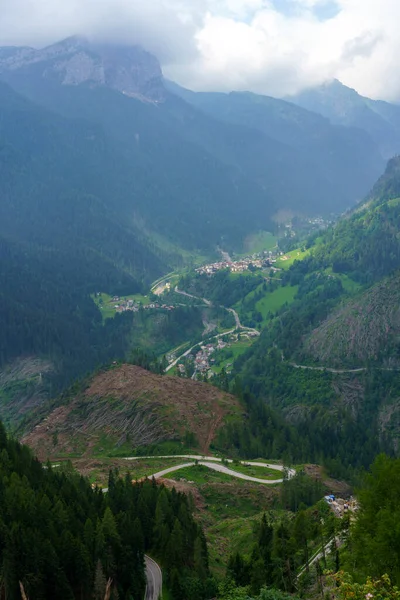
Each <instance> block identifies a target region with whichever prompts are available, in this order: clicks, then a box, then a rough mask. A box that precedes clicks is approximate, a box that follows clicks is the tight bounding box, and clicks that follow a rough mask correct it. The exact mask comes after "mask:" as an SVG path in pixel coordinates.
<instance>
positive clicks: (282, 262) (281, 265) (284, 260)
mask: <svg viewBox="0 0 400 600" xmlns="http://www.w3.org/2000/svg"><path fill="white" fill-rule="evenodd" d="M309 254H310V250H305V251H304V252H303V251H302V250H301V249H300V248H297V249H296V250H291V251H290V252H288V253H287V254H285V255H284V256H281V257H279V258H278V259H277V261H276V264H275V265H274V266H275V267H277V268H278V269H289V267H291V266H292V264H293V263H294V261H295V260H303V258H305V257H306V256H308V255H309Z"/></svg>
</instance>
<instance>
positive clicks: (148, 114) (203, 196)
mask: <svg viewBox="0 0 400 600" xmlns="http://www.w3.org/2000/svg"><path fill="white" fill-rule="evenodd" d="M0 77H1V78H2V79H3V80H5V81H8V82H9V83H10V84H11V85H12V86H14V87H15V89H17V90H19V91H20V92H21V93H23V94H26V95H28V96H29V97H30V98H32V99H34V100H35V101H37V102H39V103H41V104H43V105H45V106H47V107H48V108H51V109H52V110H55V111H59V112H61V113H62V114H66V115H69V116H76V117H83V118H88V119H91V120H92V121H94V122H97V123H101V125H102V126H103V127H104V128H105V129H106V131H107V134H108V135H111V136H114V137H115V138H116V139H118V140H119V141H120V143H121V145H122V146H123V148H124V150H125V151H128V152H129V156H130V160H131V164H132V163H133V164H137V165H139V164H140V165H142V169H143V167H144V166H146V165H147V168H148V169H150V170H151V171H152V187H156V186H158V185H160V186H161V188H162V190H163V191H164V194H165V199H164V202H168V204H169V205H171V206H172V212H171V215H173V216H175V215H176V214H179V216H180V218H181V219H182V222H183V223H185V224H187V225H190V226H191V227H192V228H193V230H194V231H195V228H194V227H193V225H194V224H195V220H194V215H195V214H196V208H197V205H199V207H200V206H201V207H202V208H203V210H205V211H207V214H208V216H209V217H210V219H209V222H208V224H209V226H210V229H209V231H208V232H207V233H208V236H210V235H214V229H217V232H218V233H219V234H220V235H221V233H223V234H224V235H225V236H229V237H230V238H232V240H233V241H236V242H237V241H240V236H241V235H242V234H243V231H244V230H245V229H247V230H248V229H249V227H250V229H254V227H256V225H257V227H259V226H260V222H261V223H262V225H263V228H264V229H268V226H269V222H268V221H269V218H270V217H271V215H272V214H273V213H274V212H275V211H276V210H277V209H278V208H291V209H294V210H299V211H300V210H301V211H302V212H309V213H312V214H316V213H321V212H324V213H327V212H330V211H334V212H341V211H342V210H344V209H345V208H347V207H349V206H351V205H352V204H353V203H354V202H355V201H357V200H358V199H359V198H361V197H362V196H363V195H364V194H365V193H366V192H367V190H368V188H369V186H370V185H371V184H372V182H373V180H374V179H375V178H376V177H377V176H378V174H379V172H380V171H381V169H382V167H383V163H382V159H381V157H380V156H379V152H378V151H377V149H376V147H375V146H374V143H373V142H372V140H371V139H370V138H369V137H368V135H366V134H365V133H363V132H360V131H358V130H351V129H346V128H340V127H333V126H331V125H330V123H329V122H328V121H326V120H324V119H321V117H319V116H317V115H312V114H311V113H308V112H307V111H305V110H301V109H299V108H297V107H295V106H294V105H291V104H289V103H287V102H284V101H280V100H275V101H273V100H272V99H268V98H263V97H257V96H252V95H246V94H233V95H229V96H226V97H224V96H223V95H221V96H220V95H218V94H216V95H212V94H211V95H210V98H211V99H212V101H211V106H210V107H209V109H208V108H207V106H206V105H203V104H202V102H200V104H197V103H196V101H193V102H192V100H193V98H197V95H194V96H193V97H192V95H190V96H185V95H184V94H183V95H184V100H182V99H181V98H179V97H178V95H182V94H180V92H179V88H174V89H173V92H172V93H171V92H170V91H167V90H166V89H165V86H164V83H163V81H162V73H161V69H160V67H159V65H158V63H157V61H156V59H155V58H154V57H152V56H151V55H148V54H147V53H146V52H144V51H143V50H140V49H138V48H137V47H134V48H124V47H115V46H107V45H100V46H99V45H96V44H93V43H91V42H89V41H88V40H85V39H83V38H71V39H68V40H65V41H63V42H60V43H59V44H55V45H53V46H50V47H49V48H45V49H43V50H39V51H36V50H33V49H28V50H27V49H14V50H13V51H8V52H6V53H5V57H4V58H3V59H1V57H0ZM107 91H108V92H111V91H112V92H113V93H106V92H107ZM175 92H178V95H177V94H176V93H175ZM122 95H123V96H125V98H122V97H121V96H122ZM206 96H207V95H206ZM214 97H215V100H214ZM199 98H203V95H199ZM220 98H222V100H223V102H222V103H221V104H219V102H217V101H219V99H220ZM243 103H244V105H245V106H244V109H242V107H241V104H243ZM214 105H216V106H214ZM231 105H232V106H233V108H232V107H231ZM199 109H200V110H199ZM206 113H207V114H206ZM231 116H233V118H230V117H231ZM138 146H139V151H138ZM143 160H145V163H144V164H143ZM145 172H146V171H145ZM147 172H148V171H147ZM171 188H172V189H171ZM168 190H171V192H172V193H171V194H168ZM181 196H182V200H181V201H179V199H180V198H181ZM183 197H184V198H186V201H188V202H189V205H190V209H191V212H190V213H188V207H187V206H186V204H185V203H184V202H183ZM216 197H217V198H218V203H215V202H212V201H211V200H212V199H215V198H216ZM147 198H149V196H148V195H147ZM150 198H151V200H152V201H154V204H152V205H153V206H154V208H155V211H154V212H155V215H154V222H153V221H151V225H152V226H158V227H161V226H162V223H163V221H162V219H164V221H165V228H164V234H168V225H170V227H173V233H174V236H175V237H176V238H177V239H178V238H179V230H176V225H175V224H174V222H173V220H172V219H171V220H170V217H169V214H168V213H164V211H163V204H164V202H162V201H161V202H160V200H159V199H158V198H157V196H153V193H152V194H151V196H150ZM153 198H154V199H153ZM249 198H250V200H251V201H250V202H249ZM175 202H176V205H175ZM243 202H246V210H245V211H243V210H242V209H243ZM143 210H145V207H142V211H143ZM175 211H178V213H177V212H175ZM240 211H241V215H240ZM222 214H223V216H224V221H223V222H222V223H221V222H219V220H220V219H221V217H222ZM190 215H192V216H193V220H191V218H190ZM144 216H145V218H146V217H147V219H148V215H147V213H145V215H144ZM196 216H198V215H196ZM158 217H160V218H159V219H158ZM203 219H204V217H202V219H201V220H200V221H199V222H198V224H197V228H200V227H201V223H202V220H203ZM186 220H187V221H186ZM239 224H240V225H239ZM147 225H148V226H150V223H149V222H148V223H147ZM234 225H236V228H235V227H234ZM169 233H171V232H169ZM202 233H203V232H202ZM192 235H195V234H194V233H193V234H192ZM203 237H204V236H203ZM199 239H201V236H200V234H199V235H198V236H197V237H196V241H197V243H199ZM228 241H229V239H228Z"/></svg>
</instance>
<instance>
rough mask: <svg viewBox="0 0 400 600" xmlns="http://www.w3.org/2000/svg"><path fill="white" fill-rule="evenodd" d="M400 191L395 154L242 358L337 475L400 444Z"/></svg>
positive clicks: (314, 245)
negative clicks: (362, 200) (349, 441)
mask: <svg viewBox="0 0 400 600" xmlns="http://www.w3.org/2000/svg"><path fill="white" fill-rule="evenodd" d="M399 195H400V158H396V159H392V160H391V161H390V162H389V164H388V167H387V170H386V172H385V174H384V175H383V176H382V177H381V179H380V180H379V181H378V183H377V184H376V185H375V186H374V188H373V190H372V192H371V194H370V195H369V196H368V198H367V199H366V201H365V202H363V203H361V204H360V205H359V206H358V207H356V208H355V209H354V210H353V211H352V212H351V213H350V214H348V215H345V216H344V217H343V218H342V219H341V220H339V222H338V223H337V224H336V225H335V226H333V227H331V228H330V229H328V230H327V231H326V232H323V233H322V234H321V233H319V234H318V237H316V236H314V238H313V239H310V240H309V242H308V244H307V246H308V251H307V252H308V254H307V256H306V257H305V258H304V259H303V260H298V261H296V262H294V264H293V266H292V267H290V268H289V269H288V270H287V271H286V272H283V273H282V274H281V278H282V285H283V287H286V286H290V287H292V288H293V286H295V293H294V299H293V300H292V301H291V302H290V303H287V304H285V305H284V306H282V307H281V308H280V309H278V310H277V311H275V314H272V315H271V319H270V321H269V322H268V324H267V326H266V328H265V329H264V331H263V332H262V334H261V336H260V338H259V339H258V340H257V341H256V342H255V344H253V346H252V347H251V348H250V349H249V350H248V352H247V353H246V354H245V355H242V356H241V357H240V358H239V359H238V360H237V361H236V364H235V370H236V371H237V372H240V373H241V376H242V378H243V384H242V385H243V386H245V387H246V388H247V389H248V391H249V392H250V393H252V394H253V395H254V397H255V398H258V399H262V400H263V401H264V402H266V404H267V405H268V406H270V407H272V408H273V409H277V410H279V411H280V412H281V413H282V414H283V415H284V416H285V418H286V420H287V421H288V422H289V423H291V424H294V425H295V426H296V427H297V429H298V431H299V434H300V436H301V437H303V436H304V435H307V439H308V442H307V447H308V452H311V453H313V454H314V456H315V457H317V456H319V459H318V460H323V461H324V462H325V463H326V464H327V465H329V468H330V469H331V470H332V471H333V472H335V474H339V473H340V472H342V473H343V472H345V471H343V469H344V470H345V469H347V468H349V466H351V467H354V466H356V465H360V464H365V465H366V464H368V463H369V462H370V461H371V460H372V459H373V457H374V455H375V454H376V452H377V451H378V450H379V449H380V450H385V451H387V452H389V453H398V451H399V445H398V439H399V433H400V385H399V381H400V378H399V372H400V352H399V336H400V315H399V310H398V302H399V289H400V278H399V272H400V271H399V270H400V241H399V235H398V231H399V223H400V202H399ZM268 293H270V292H268V291H267V294H268ZM256 410H258V409H256ZM349 439H351V440H352V443H351V447H350V446H349V444H348V440H349ZM323 456H324V457H325V458H324V459H322V458H321V457H323ZM333 457H336V458H335V459H333Z"/></svg>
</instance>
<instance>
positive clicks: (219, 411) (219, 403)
mask: <svg viewBox="0 0 400 600" xmlns="http://www.w3.org/2000/svg"><path fill="white" fill-rule="evenodd" d="M240 415H241V407H240V405H239V402H238V400H237V399H236V398H234V397H233V396H231V395H229V394H225V393H223V392H221V391H220V390H218V389H217V388H215V387H212V386H210V385H207V384H205V383H199V382H195V381H191V380H185V379H180V378H177V377H167V376H161V375H155V374H154V373H150V372H149V371H146V370H144V369H142V368H140V367H137V366H134V365H127V364H126V365H122V366H119V367H115V368H112V369H110V370H108V371H104V372H101V373H100V374H98V375H96V376H95V377H93V379H92V380H91V381H90V382H89V384H88V387H87V388H86V389H85V390H83V391H81V392H79V393H78V394H76V395H75V396H73V397H72V398H70V399H68V400H67V401H66V402H64V403H58V404H57V405H56V406H55V407H54V406H53V409H52V410H51V412H50V413H49V414H48V416H45V417H44V419H43V420H42V421H41V422H39V424H37V425H35V426H34V427H33V429H32V430H31V432H30V433H28V434H27V435H25V436H24V438H23V441H24V443H26V444H28V445H29V446H31V448H33V449H34V451H35V452H36V453H37V454H38V456H39V457H40V458H42V459H47V458H49V457H53V458H56V457H61V456H66V455H72V456H81V455H85V456H90V455H92V454H96V453H100V454H101V453H105V452H110V453H113V452H115V451H116V450H118V449H120V450H121V452H122V451H124V452H126V453H128V454H129V453H130V452H131V453H133V452H134V451H135V450H136V449H137V448H138V447H143V446H148V445H153V444H158V443H161V442H164V441H167V440H174V441H181V442H182V444H185V443H186V446H190V447H192V448H193V449H197V450H198V451H201V452H202V453H207V452H208V450H209V447H210V444H211V443H212V441H213V439H214V436H215V435H216V433H217V432H218V430H219V429H220V428H221V427H222V426H223V425H224V424H225V423H226V422H227V421H230V420H238V419H239V418H240Z"/></svg>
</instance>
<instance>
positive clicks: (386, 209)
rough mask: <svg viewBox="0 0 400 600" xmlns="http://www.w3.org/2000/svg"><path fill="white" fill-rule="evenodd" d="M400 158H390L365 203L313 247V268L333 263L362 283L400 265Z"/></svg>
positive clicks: (370, 280)
mask: <svg viewBox="0 0 400 600" xmlns="http://www.w3.org/2000/svg"><path fill="white" fill-rule="evenodd" d="M399 224H400V157H396V158H393V159H392V160H390V161H389V163H388V166H387V169H386V172H385V173H384V175H383V176H382V177H381V178H380V179H379V180H378V182H377V183H376V185H375V186H374V188H373V189H372V192H371V194H370V195H369V197H368V198H367V199H366V201H365V202H363V203H361V204H360V205H359V206H358V207H356V208H355V209H354V210H353V211H352V212H351V213H349V215H347V216H346V217H345V218H343V219H341V220H340V221H339V222H338V223H337V224H336V225H335V226H334V227H332V228H330V229H329V230H327V231H326V232H325V233H324V234H323V236H322V237H321V238H320V240H319V241H320V242H321V243H320V244H317V245H316V246H315V247H314V248H313V252H312V254H313V257H312V258H311V259H310V261H309V262H310V265H313V267H311V268H316V267H317V266H324V267H328V266H331V267H332V269H333V271H334V272H336V273H345V274H348V275H349V276H350V277H352V278H353V279H354V280H356V281H359V282H361V283H370V282H372V281H377V280H379V279H380V278H381V277H384V276H386V275H388V274H390V273H392V272H393V271H395V270H396V269H399V268H400V238H399Z"/></svg>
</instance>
